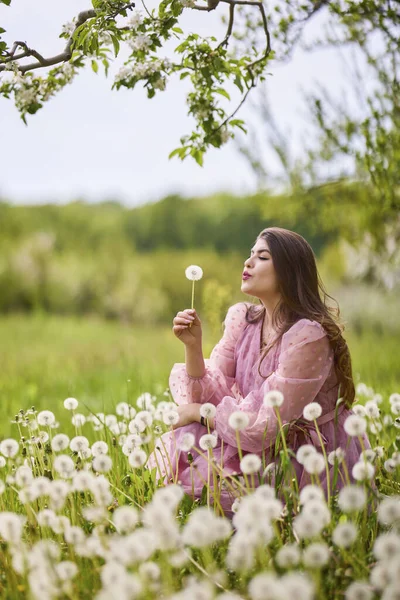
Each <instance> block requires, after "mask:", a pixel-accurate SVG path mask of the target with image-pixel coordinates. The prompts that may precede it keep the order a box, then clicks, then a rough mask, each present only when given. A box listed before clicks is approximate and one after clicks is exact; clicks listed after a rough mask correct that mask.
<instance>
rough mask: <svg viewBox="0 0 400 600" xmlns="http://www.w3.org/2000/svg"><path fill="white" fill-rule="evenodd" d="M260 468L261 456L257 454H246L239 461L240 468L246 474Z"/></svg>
mask: <svg viewBox="0 0 400 600" xmlns="http://www.w3.org/2000/svg"><path fill="white" fill-rule="evenodd" d="M260 469H261V458H260V457H259V456H258V455H257V454H246V455H245V456H243V458H242V460H241V461H240V470H241V471H242V473H245V474H246V475H251V474H252V473H257V472H258V471H259V470H260Z"/></svg>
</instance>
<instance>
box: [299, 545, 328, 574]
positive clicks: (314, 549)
mask: <svg viewBox="0 0 400 600" xmlns="http://www.w3.org/2000/svg"><path fill="white" fill-rule="evenodd" d="M328 561H329V548H328V546H327V545H326V544H325V543H324V542H314V543H313V544H310V545H309V546H307V548H305V550H303V563H304V565H305V566H306V567H309V568H310V569H320V568H321V567H323V566H324V565H326V564H327V562H328Z"/></svg>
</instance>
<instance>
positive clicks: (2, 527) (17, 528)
mask: <svg viewBox="0 0 400 600" xmlns="http://www.w3.org/2000/svg"><path fill="white" fill-rule="evenodd" d="M25 521H26V519H25V517H23V516H22V515H17V514H15V513H13V512H6V511H4V512H1V513H0V536H1V537H2V538H3V540H4V541H6V542H10V543H12V544H16V543H17V542H20V540H21V536H22V529H23V527H24V524H25Z"/></svg>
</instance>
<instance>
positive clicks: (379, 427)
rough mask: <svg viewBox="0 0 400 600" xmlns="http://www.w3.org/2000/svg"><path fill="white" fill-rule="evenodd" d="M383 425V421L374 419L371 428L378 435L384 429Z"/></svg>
mask: <svg viewBox="0 0 400 600" xmlns="http://www.w3.org/2000/svg"><path fill="white" fill-rule="evenodd" d="M382 427H383V425H382V423H380V422H379V421H374V422H373V423H370V425H369V430H370V432H371V433H373V434H374V435H378V433H379V432H380V431H382Z"/></svg>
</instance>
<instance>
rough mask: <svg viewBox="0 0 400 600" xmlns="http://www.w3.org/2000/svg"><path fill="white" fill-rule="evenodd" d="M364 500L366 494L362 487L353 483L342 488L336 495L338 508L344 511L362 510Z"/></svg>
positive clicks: (365, 499)
mask: <svg viewBox="0 0 400 600" xmlns="http://www.w3.org/2000/svg"><path fill="white" fill-rule="evenodd" d="M366 501H367V495H366V492H365V490H364V488H361V487H358V486H357V485H353V484H350V485H347V486H345V487H344V488H342V489H341V490H340V492H339V495H338V505H339V508H340V509H341V510H342V511H343V512H345V513H347V512H353V511H359V510H362V509H363V508H364V506H365V503H366Z"/></svg>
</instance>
